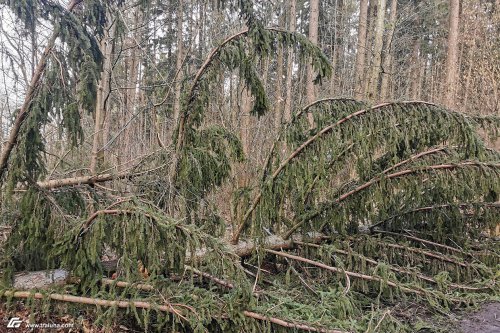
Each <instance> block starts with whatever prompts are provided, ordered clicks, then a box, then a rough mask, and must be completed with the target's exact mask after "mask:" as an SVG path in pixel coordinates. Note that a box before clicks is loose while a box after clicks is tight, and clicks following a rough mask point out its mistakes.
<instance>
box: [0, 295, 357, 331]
mask: <svg viewBox="0 0 500 333" xmlns="http://www.w3.org/2000/svg"><path fill="white" fill-rule="evenodd" d="M3 296H7V297H13V298H31V297H33V298H36V299H45V298H50V299H52V300H56V301H61V302H69V303H78V304H87V305H96V306H105V307H118V308H124V309H129V308H132V307H135V308H140V309H155V310H159V311H163V312H167V313H171V314H173V315H176V316H178V317H179V318H182V319H184V320H186V321H187V319H186V318H185V317H184V316H183V312H184V311H183V309H181V308H179V307H177V308H176V305H174V304H168V305H153V304H152V303H149V302H145V301H116V300H106V299H101V298H90V297H81V296H74V295H67V294H55V293H53V294H48V295H44V294H42V293H31V292H29V291H4V293H3ZM243 315H244V316H245V317H248V318H252V319H256V320H260V321H267V322H270V323H273V324H275V325H279V326H282V327H287V328H294V329H301V330H303V331H307V332H319V333H349V332H346V331H339V330H331V329H326V328H316V327H313V326H309V325H306V324H302V323H295V322H289V321H285V320H283V319H279V318H274V317H269V316H264V315H262V314H259V313H256V312H252V311H247V310H244V311H243Z"/></svg>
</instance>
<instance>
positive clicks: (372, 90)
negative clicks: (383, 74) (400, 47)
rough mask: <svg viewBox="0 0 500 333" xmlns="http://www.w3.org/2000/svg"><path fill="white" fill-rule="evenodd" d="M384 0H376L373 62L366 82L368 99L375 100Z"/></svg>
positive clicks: (381, 43)
mask: <svg viewBox="0 0 500 333" xmlns="http://www.w3.org/2000/svg"><path fill="white" fill-rule="evenodd" d="M385 7H386V0H378V3H377V19H376V23H375V38H374V45H373V62H372V68H371V76H370V81H369V84H368V99H369V100H377V95H378V83H379V76H380V64H381V59H382V45H383V37H384V18H385Z"/></svg>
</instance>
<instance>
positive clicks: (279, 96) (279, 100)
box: [264, 12, 285, 130]
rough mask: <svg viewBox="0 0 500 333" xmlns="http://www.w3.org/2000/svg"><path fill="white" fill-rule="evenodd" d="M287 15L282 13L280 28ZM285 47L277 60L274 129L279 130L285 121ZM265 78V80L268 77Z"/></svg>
mask: <svg viewBox="0 0 500 333" xmlns="http://www.w3.org/2000/svg"><path fill="white" fill-rule="evenodd" d="M284 19H285V15H284V13H283V12H282V13H281V15H280V20H279V26H280V27H283V26H284V25H285V20H284ZM283 52H284V51H283V46H281V45H279V46H278V59H277V60H276V67H277V69H276V108H275V117H274V128H275V129H276V130H278V129H279V128H280V127H281V122H282V120H283V89H282V83H283V57H284V55H283ZM266 62H269V57H267V58H266ZM267 70H268V66H266V68H265V72H266V76H267ZM266 76H264V80H266V79H267V77H266Z"/></svg>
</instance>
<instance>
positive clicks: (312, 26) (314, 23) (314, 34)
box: [306, 0, 319, 128]
mask: <svg viewBox="0 0 500 333" xmlns="http://www.w3.org/2000/svg"><path fill="white" fill-rule="evenodd" d="M310 6H311V9H310V15H309V40H310V41H311V42H312V43H313V44H314V45H318V20H319V0H311V1H310ZM306 76H307V79H306V97H307V103H312V102H314V100H315V99H316V92H315V91H314V82H313V80H314V73H313V67H312V65H310V64H309V65H308V66H307V74H306ZM307 119H308V121H309V126H310V127H311V128H313V127H314V118H313V115H312V113H308V114H307Z"/></svg>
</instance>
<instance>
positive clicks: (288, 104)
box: [283, 0, 297, 123]
mask: <svg viewBox="0 0 500 333" xmlns="http://www.w3.org/2000/svg"><path fill="white" fill-rule="evenodd" d="M289 4H290V5H289V8H288V16H289V21H288V24H289V25H288V30H290V31H292V32H295V29H296V28H295V26H296V20H297V18H296V5H297V2H296V0H290V1H289ZM286 66H287V67H286V84H285V87H286V97H285V109H284V113H283V117H284V120H285V122H287V123H288V122H289V121H290V120H291V119H292V76H293V51H292V49H291V48H289V49H288V56H287V60H286Z"/></svg>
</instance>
